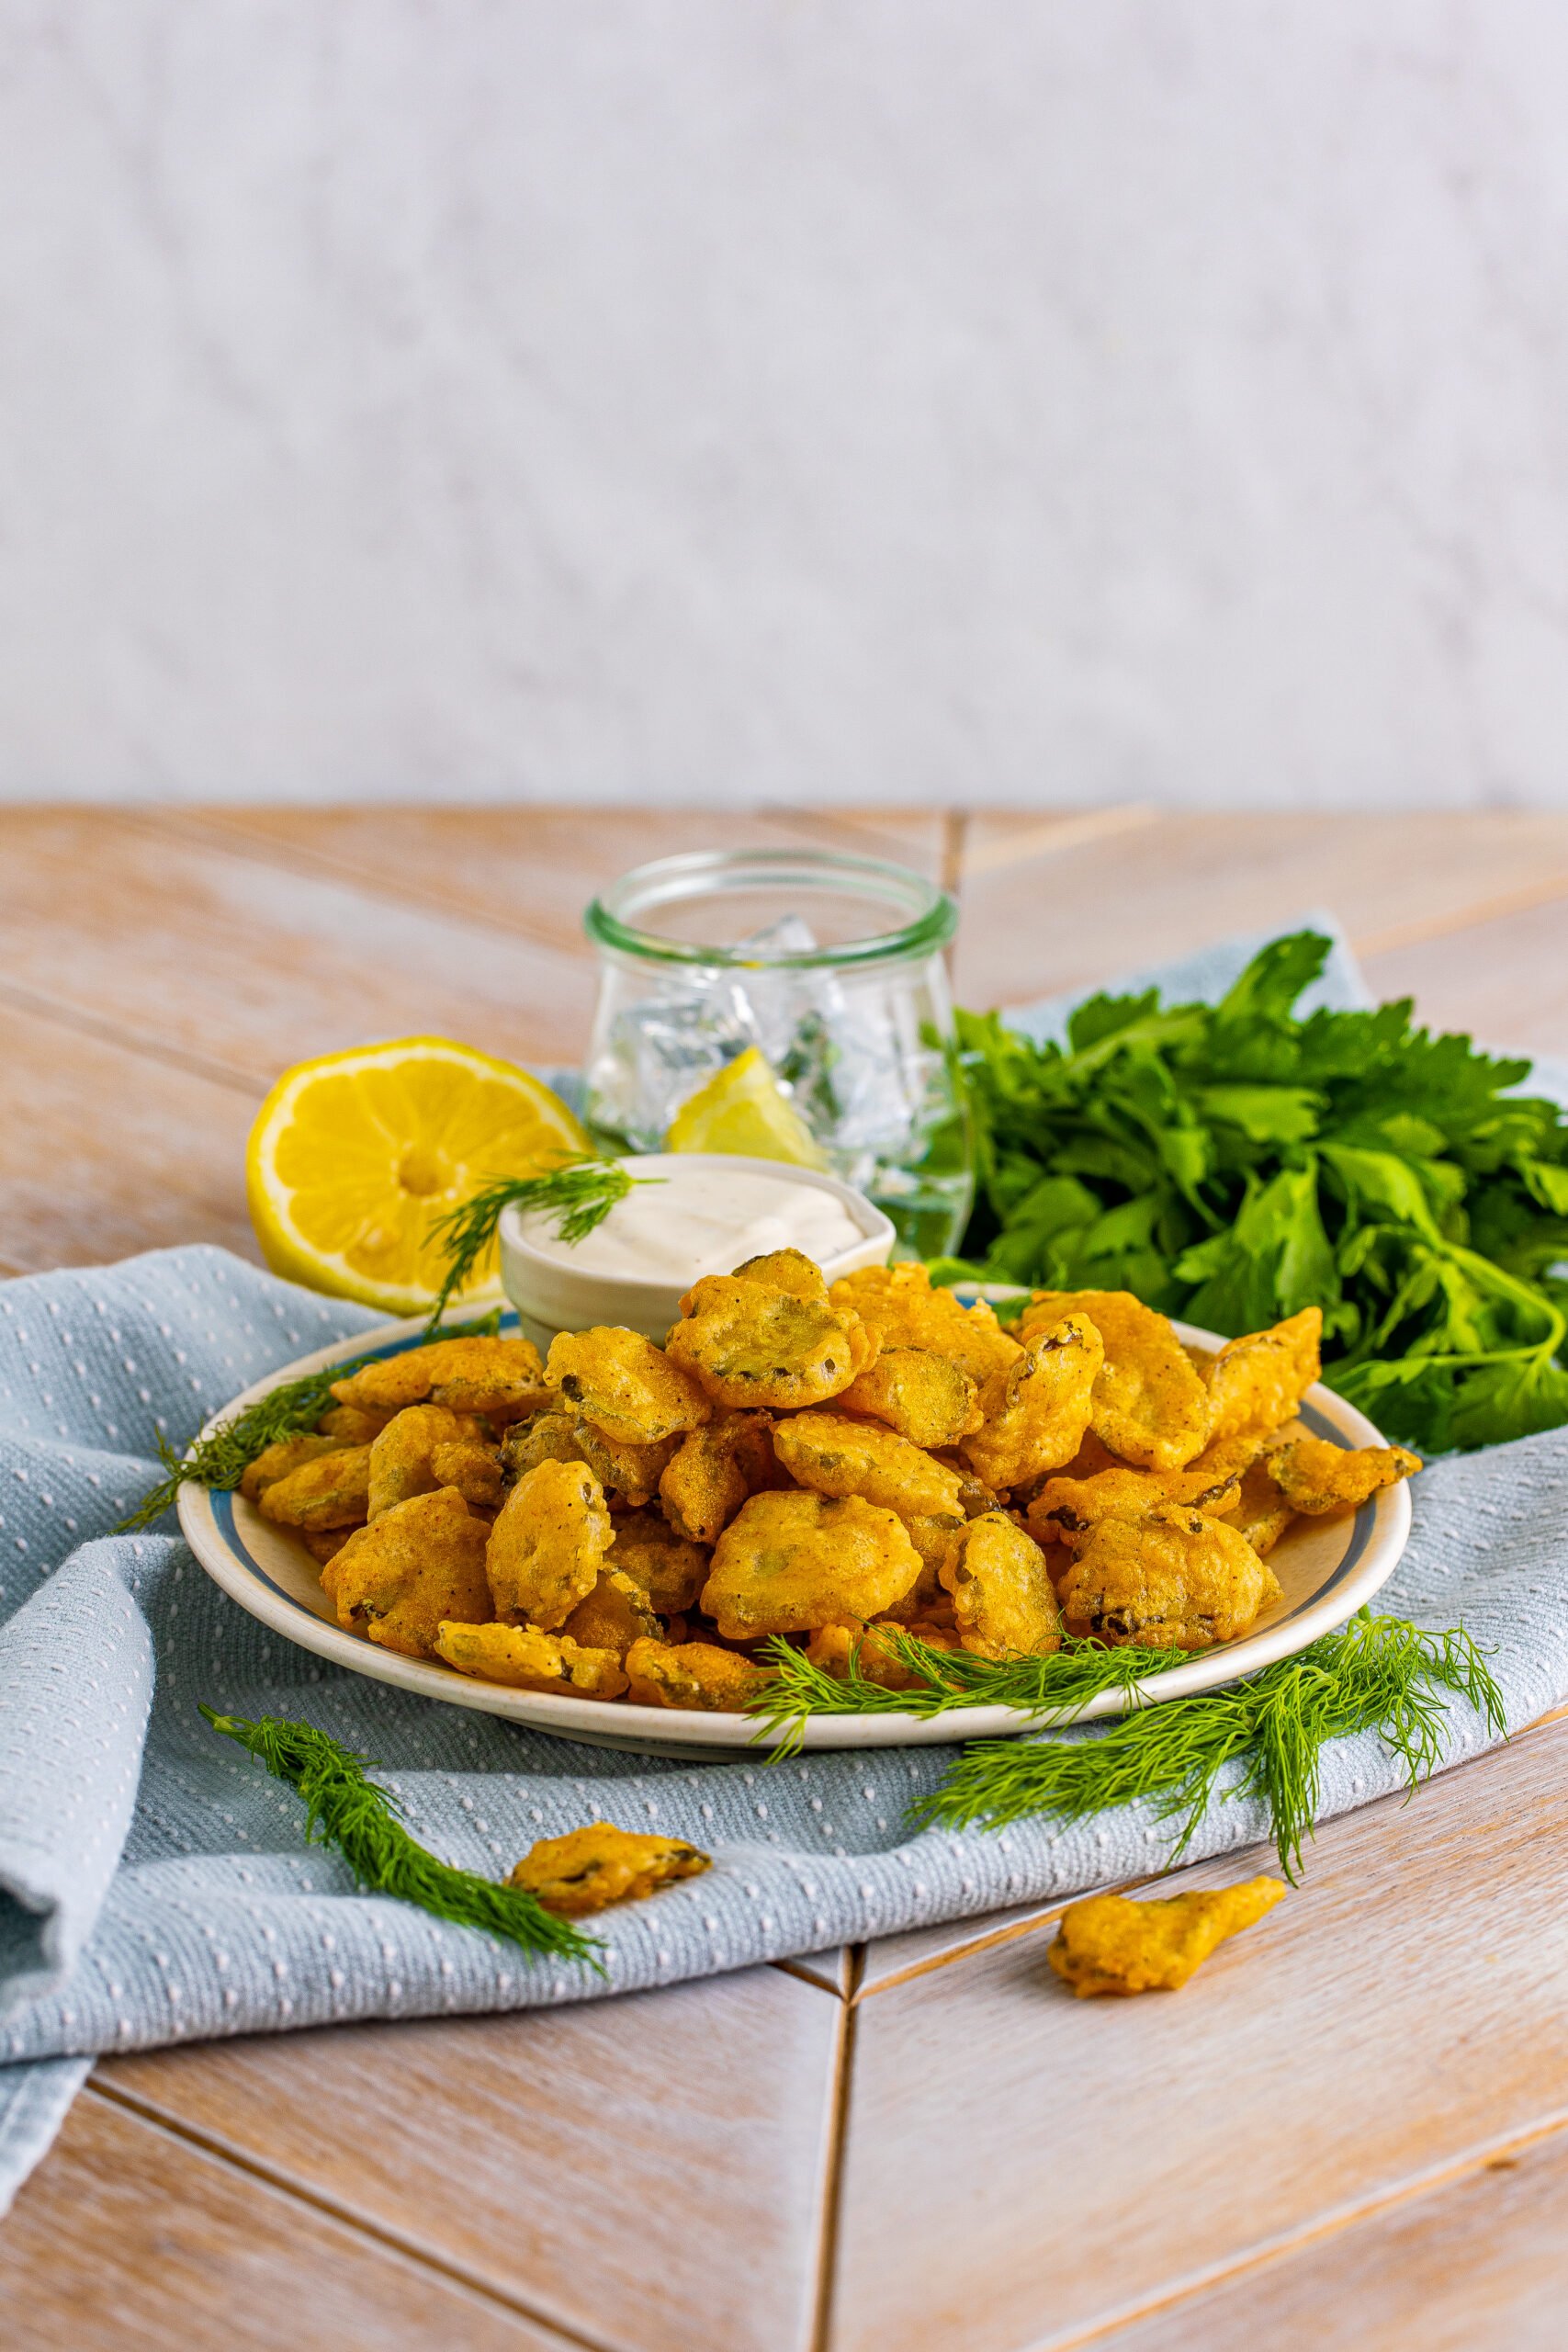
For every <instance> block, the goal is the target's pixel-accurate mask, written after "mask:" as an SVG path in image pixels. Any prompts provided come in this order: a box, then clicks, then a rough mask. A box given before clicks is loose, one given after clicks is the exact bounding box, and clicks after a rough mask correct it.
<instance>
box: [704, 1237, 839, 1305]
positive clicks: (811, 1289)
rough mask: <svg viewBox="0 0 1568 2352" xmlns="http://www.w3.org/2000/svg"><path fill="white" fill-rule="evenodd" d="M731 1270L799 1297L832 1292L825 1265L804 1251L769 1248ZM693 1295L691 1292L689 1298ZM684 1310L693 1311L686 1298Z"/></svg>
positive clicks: (747, 1279) (740, 1279) (743, 1278)
mask: <svg viewBox="0 0 1568 2352" xmlns="http://www.w3.org/2000/svg"><path fill="white" fill-rule="evenodd" d="M730 1271H731V1272H732V1273H733V1274H734V1275H735V1277H736V1280H737V1281H738V1282H745V1283H766V1284H767V1286H768V1288H769V1289H770V1290H787V1291H789V1292H791V1293H793V1295H794V1296H795V1297H796V1298H818V1299H823V1298H826V1297H827V1295H828V1285H827V1283H826V1282H825V1280H824V1279H823V1274H822V1269H821V1267H820V1266H818V1264H817V1263H816V1261H814V1260H813V1259H810V1258H808V1257H807V1255H806V1253H805V1251H804V1250H767V1251H765V1252H764V1254H763V1255H762V1256H761V1257H760V1258H748V1259H747V1260H746V1261H745V1263H744V1264H743V1265H739V1266H734V1267H732V1268H731V1269H730ZM690 1295H691V1294H690V1293H689V1292H688V1293H687V1297H689V1296H690ZM681 1312H682V1315H686V1314H689V1313H690V1312H691V1309H690V1308H689V1307H688V1306H687V1304H686V1300H685V1299H684V1298H683V1299H682V1301H681Z"/></svg>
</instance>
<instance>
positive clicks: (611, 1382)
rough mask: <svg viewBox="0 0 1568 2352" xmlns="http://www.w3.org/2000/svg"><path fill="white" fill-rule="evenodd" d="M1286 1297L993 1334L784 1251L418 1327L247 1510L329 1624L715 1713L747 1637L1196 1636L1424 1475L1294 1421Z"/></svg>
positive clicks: (289, 1444) (1274, 1589)
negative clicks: (436, 1331) (651, 1328)
mask: <svg viewBox="0 0 1568 2352" xmlns="http://www.w3.org/2000/svg"><path fill="white" fill-rule="evenodd" d="M1320 1328H1321V1317H1320V1315H1319V1313H1318V1310H1317V1309H1316V1308H1315V1307H1313V1308H1308V1309H1307V1310H1306V1311H1305V1312H1304V1313H1303V1314H1300V1315H1295V1316H1292V1317H1291V1318H1290V1320H1289V1321H1288V1322H1284V1323H1280V1324H1278V1325H1276V1326H1275V1327H1274V1328H1273V1329H1270V1330H1267V1331H1256V1332H1252V1333H1250V1334H1248V1335H1247V1337H1246V1338H1243V1339H1236V1340H1231V1341H1230V1342H1229V1343H1228V1345H1226V1346H1225V1347H1224V1348H1222V1349H1221V1350H1219V1351H1218V1352H1217V1353H1210V1352H1209V1351H1201V1350H1199V1349H1195V1348H1189V1347H1186V1346H1184V1345H1183V1344H1182V1342H1181V1341H1180V1340H1179V1338H1178V1337H1177V1334H1176V1332H1175V1331H1174V1329H1172V1327H1171V1325H1170V1324H1169V1323H1168V1321H1167V1320H1166V1318H1165V1317H1163V1316H1160V1315H1156V1314H1155V1313H1154V1312H1153V1311H1152V1310H1151V1309H1150V1308H1148V1307H1146V1306H1143V1305H1141V1304H1140V1302H1139V1301H1138V1300H1137V1299H1135V1298H1134V1297H1133V1295H1131V1294H1130V1293H1129V1292H1126V1291H1039V1292H1036V1293H1035V1294H1034V1295H1033V1296H1032V1299H1031V1300H1030V1303H1029V1305H1028V1306H1027V1308H1026V1309H1025V1310H1024V1312H1023V1314H1022V1316H1021V1319H1020V1321H1019V1323H1018V1325H1017V1327H1016V1329H1015V1330H1013V1331H1009V1330H1006V1329H1003V1328H1002V1326H1001V1324H1000V1322H999V1321H998V1317H997V1315H996V1312H995V1310H994V1309H993V1308H992V1307H991V1306H988V1305H987V1304H986V1303H985V1302H984V1301H980V1302H977V1303H976V1304H975V1305H973V1306H964V1304H963V1303H962V1302H961V1301H960V1300H959V1299H958V1298H957V1297H956V1296H955V1295H953V1292H952V1291H949V1290H944V1289H941V1288H935V1287H933V1286H932V1284H931V1281H930V1278H929V1276H928V1274H927V1272H926V1270H925V1269H924V1267H922V1266H920V1265H918V1264H913V1263H910V1264H898V1265H893V1266H874V1267H868V1268H865V1269H864V1270H863V1271H862V1272H858V1273H852V1274H848V1275H846V1276H845V1277H844V1278H843V1279H842V1280H841V1281H839V1282H835V1283H832V1284H831V1286H829V1283H827V1282H826V1281H825V1280H824V1278H823V1275H822V1273H821V1271H820V1270H819V1268H818V1267H817V1266H815V1265H814V1264H813V1263H812V1262H811V1261H810V1260H809V1259H808V1258H805V1257H803V1256H802V1255H801V1254H800V1253H799V1252H798V1251H796V1250H778V1251H775V1252H773V1253H772V1254H771V1255H769V1256H766V1257H761V1258H753V1259H750V1260H749V1261H747V1262H746V1263H745V1264H744V1265H742V1266H739V1267H737V1269H736V1271H735V1272H734V1273H733V1274H728V1275H714V1276H708V1277H705V1278H704V1279H703V1280H702V1281H700V1282H698V1283H695V1284H694V1286H693V1288H692V1289H691V1290H690V1291H689V1292H688V1293H687V1295H686V1296H685V1297H684V1298H683V1299H682V1302H681V1318H680V1320H679V1322H677V1323H676V1324H675V1325H674V1326H673V1327H672V1328H671V1330H670V1331H669V1332H668V1333H667V1335H666V1337H665V1340H664V1344H663V1346H662V1347H660V1346H658V1345H656V1344H655V1342H654V1341H653V1340H649V1339H645V1338H644V1337H642V1336H641V1335H640V1334H639V1333H637V1332H636V1331H630V1330H625V1329H618V1328H617V1329H607V1328H606V1329H594V1330H588V1331H574V1332H562V1333H561V1334H560V1335H559V1336H558V1338H557V1339H556V1340H554V1341H553V1342H552V1343H551V1346H550V1350H549V1356H548V1361H547V1362H546V1363H541V1362H540V1359H539V1356H538V1353H537V1351H536V1349H535V1348H534V1347H532V1346H531V1345H530V1343H529V1342H528V1341H527V1340H523V1339H502V1338H489V1337H475V1338H466V1339H465V1338H459V1339H452V1340H437V1341H435V1342H434V1344H432V1345H429V1346H426V1347H419V1348H413V1349H411V1350H409V1351H406V1352H405V1353H403V1354H400V1355H393V1356H388V1357H384V1358H381V1359H379V1360H378V1361H375V1362H373V1363H367V1364H365V1365H364V1366H362V1367H361V1368H360V1369H359V1370H358V1371H355V1372H353V1373H351V1374H348V1376H347V1377H345V1378H344V1379H343V1380H341V1381H339V1382H338V1383H337V1384H336V1385H335V1387H334V1389H333V1397H334V1398H335V1400H336V1401H335V1403H334V1404H333V1407H332V1408H331V1409H330V1410H329V1411H328V1412H327V1413H326V1414H325V1415H324V1416H323V1418H322V1419H321V1422H320V1424H319V1427H318V1430H317V1431H316V1432H315V1433H314V1434H312V1435H307V1436H302V1437H296V1438H290V1439H287V1440H284V1441H282V1442H279V1443H277V1444H276V1445H273V1446H271V1447H269V1448H268V1450H267V1451H266V1453H263V1454H262V1455H260V1456H259V1457H258V1459H257V1460H256V1461H255V1462H254V1463H253V1464H251V1466H250V1468H249V1469H248V1470H247V1472H246V1473H245V1476H244V1479H243V1493H244V1494H245V1495H246V1496H247V1497H248V1498H250V1499H251V1500H252V1501H253V1502H254V1503H255V1504H256V1505H257V1506H258V1508H259V1509H260V1510H261V1511H262V1513H263V1514H264V1515H265V1517H266V1518H267V1519H269V1520H271V1521H275V1522H276V1524H277V1525H279V1526H282V1527H287V1528H292V1529H295V1530H297V1531H298V1532H299V1534H300V1535H301V1536H302V1538H303V1540H304V1542H305V1544H307V1545H308V1546H309V1548H310V1552H311V1553H312V1554H313V1555H314V1556H315V1558H316V1559H317V1560H318V1561H319V1562H320V1563H321V1584H322V1587H323V1589H324V1590H325V1592H326V1594H327V1596H328V1598H329V1599H330V1600H331V1601H332V1603H333V1608H334V1609H335V1611H336V1612H337V1617H338V1621H339V1623H341V1624H343V1625H344V1626H346V1627H349V1628H351V1629H352V1630H353V1631H355V1632H356V1633H360V1634H366V1635H367V1636H368V1638H369V1639H370V1640H371V1641H372V1642H375V1643H378V1645H380V1646H381V1647H382V1648H384V1649H389V1650H396V1651H399V1652H400V1653H402V1654H403V1655H404V1656H405V1657H420V1658H438V1659H442V1660H444V1661H445V1662H446V1665H447V1666H449V1667H455V1668H457V1671H458V1672H459V1673H462V1674H468V1675H475V1676H479V1677H480V1678H482V1679H485V1680H487V1681H491V1682H497V1683H505V1684H509V1685H511V1686H512V1687H513V1688H515V1689H518V1690H525V1691H554V1692H557V1693H561V1694H565V1695H575V1696H580V1697H587V1698H593V1699H600V1700H621V1699H624V1700H627V1701H629V1702H633V1703H635V1704H637V1705H642V1706H657V1707H674V1708H700V1709H705V1710H710V1711H729V1710H739V1709H743V1708H744V1707H746V1706H747V1705H748V1703H749V1702H752V1701H754V1700H755V1699H756V1698H757V1697H758V1696H759V1695H760V1693H761V1691H763V1690H764V1689H765V1686H766V1684H767V1682H768V1679H769V1678H770V1676H771V1674H772V1673H773V1672H774V1671H775V1670H776V1669H775V1668H773V1666H771V1665H770V1664H769V1662H768V1660H767V1658H766V1657H765V1656H764V1655H759V1651H760V1647H761V1645H763V1644H764V1643H765V1642H766V1641H767V1639H768V1637H769V1636H770V1635H778V1634H782V1635H784V1636H785V1637H787V1638H789V1639H790V1640H791V1641H793V1642H795V1643H797V1644H803V1645H805V1646H806V1649H807V1657H809V1658H811V1659H812V1660H813V1661H814V1662H816V1663H817V1664H818V1665H820V1666H822V1667H824V1668H826V1669H827V1670H828V1671H829V1673H832V1674H836V1675H840V1676H842V1675H843V1674H844V1673H846V1672H847V1671H848V1669H849V1662H850V1660H851V1659H852V1658H853V1659H854V1660H855V1661H856V1664H857V1666H858V1668H859V1671H860V1672H861V1673H862V1674H863V1675H864V1676H867V1677H869V1678H871V1679H874V1680H875V1681H877V1682H879V1683H882V1684H884V1685H885V1686H886V1688H888V1689H890V1690H899V1689H903V1688H906V1687H908V1681H909V1676H908V1669H907V1667H906V1666H905V1664H904V1663H903V1661H902V1659H901V1657H900V1656H899V1652H898V1645H897V1643H895V1642H891V1641H890V1640H889V1638H888V1635H889V1629H892V1628H901V1629H903V1630H905V1631H907V1632H908V1633H909V1634H917V1635H919V1637H920V1639H921V1640H923V1641H924V1642H926V1643H928V1644H930V1645H931V1647H932V1648H935V1649H938V1650H953V1649H959V1648H962V1649H964V1650H967V1651H971V1652H973V1653H975V1654H976V1655H977V1656H979V1657H985V1658H993V1659H1001V1658H1010V1657H1019V1656H1025V1657H1039V1656H1042V1655H1043V1654H1045V1653H1048V1652H1050V1651H1052V1650H1054V1649H1055V1648H1057V1647H1058V1646H1059V1645H1060V1643H1061V1639H1062V1634H1063V1631H1064V1628H1065V1629H1066V1632H1067V1633H1068V1634H1075V1635H1077V1636H1080V1637H1086V1638H1092V1639H1095V1640H1098V1641H1100V1642H1102V1643H1105V1644H1108V1645H1114V1644H1120V1643H1135V1644H1141V1645H1145V1646H1147V1647H1151V1648H1161V1649H1165V1648H1170V1647H1172V1646H1175V1647H1179V1648H1181V1649H1186V1650H1201V1649H1208V1648H1210V1647H1212V1646H1213V1645H1214V1644H1216V1643H1220V1642H1228V1641H1232V1640H1234V1639H1235V1637H1236V1636H1237V1635H1238V1634H1244V1633H1246V1632H1247V1629H1248V1627H1249V1626H1250V1625H1251V1624H1252V1623H1253V1622H1254V1620H1255V1619H1256V1618H1257V1616H1258V1612H1259V1611H1260V1610H1262V1609H1264V1608H1265V1607H1266V1606H1267V1605H1268V1604H1269V1602H1270V1601H1271V1600H1274V1599H1276V1598H1277V1597H1278V1596H1279V1591H1280V1587H1279V1585H1278V1583H1277V1581H1276V1579H1275V1577H1274V1575H1273V1572H1272V1570H1271V1569H1270V1568H1269V1552H1270V1551H1271V1550H1272V1549H1273V1547H1274V1545H1275V1544H1277V1543H1278V1542H1279V1540H1280V1536H1281V1535H1282V1534H1283V1532H1284V1531H1285V1529H1286V1528H1287V1527H1288V1526H1289V1525H1290V1523H1291V1521H1292V1519H1294V1518H1295V1517H1296V1516H1297V1515H1298V1514H1304V1515H1305V1516H1307V1517H1309V1518H1317V1517H1321V1516H1324V1515H1326V1514H1329V1513H1333V1512H1337V1511H1344V1510H1354V1509H1355V1508H1356V1507H1357V1506H1358V1505H1359V1504H1360V1503H1362V1502H1364V1501H1366V1500H1367V1499H1368V1498H1369V1497H1370V1496H1371V1495H1373V1494H1374V1493H1376V1492H1377V1490H1378V1489H1379V1488H1380V1487H1384V1486H1387V1485H1390V1484H1391V1483H1392V1482H1393V1481H1394V1480H1395V1479H1399V1478H1404V1477H1407V1476H1410V1474H1411V1473H1412V1472H1413V1471H1415V1470H1417V1469H1418V1468H1419V1467H1420V1464H1419V1462H1418V1461H1417V1459H1416V1456H1415V1455H1414V1454H1412V1453H1405V1452H1404V1450H1403V1449H1402V1448H1400V1447H1397V1446H1371V1447H1366V1448H1363V1449H1360V1450H1359V1451H1348V1450H1345V1449H1343V1448H1341V1447H1338V1446H1336V1445H1332V1444H1327V1443H1325V1442H1322V1441H1320V1440H1318V1439H1315V1438H1313V1437H1310V1436H1306V1435H1303V1434H1302V1433H1301V1431H1300V1429H1299V1425H1298V1427H1297V1428H1296V1429H1295V1430H1292V1422H1293V1421H1294V1419H1295V1415H1296V1412H1297V1408H1298V1407H1299V1406H1300V1404H1301V1401H1302V1398H1303V1395H1304V1393H1305V1391H1306V1389H1307V1388H1308V1387H1309V1385H1311V1383H1312V1382H1313V1381H1314V1379H1315V1378H1316V1376H1317V1372H1318V1340H1319V1334H1320Z"/></svg>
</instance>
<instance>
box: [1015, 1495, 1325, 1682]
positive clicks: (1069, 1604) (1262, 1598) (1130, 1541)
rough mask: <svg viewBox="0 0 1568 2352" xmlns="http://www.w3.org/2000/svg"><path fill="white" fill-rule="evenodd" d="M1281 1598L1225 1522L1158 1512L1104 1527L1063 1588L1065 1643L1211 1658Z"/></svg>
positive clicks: (1177, 1510) (1159, 1507)
mask: <svg viewBox="0 0 1568 2352" xmlns="http://www.w3.org/2000/svg"><path fill="white" fill-rule="evenodd" d="M1279 1591H1280V1588H1279V1585H1278V1584H1277V1583H1276V1581H1275V1578H1274V1577H1273V1574H1272V1572H1271V1571H1270V1570H1269V1568H1268V1567H1267V1566H1265V1565H1264V1563H1263V1562H1262V1561H1261V1560H1260V1559H1259V1558H1258V1555H1257V1553H1256V1552H1255V1551H1254V1550H1253V1548H1252V1546H1251V1544H1248V1543H1247V1540H1246V1538H1245V1537H1244V1536H1242V1535H1240V1534H1238V1533H1237V1532H1236V1530H1235V1528H1234V1527H1232V1526H1229V1525H1228V1524H1227V1523H1226V1521H1224V1520H1222V1519H1209V1518H1207V1517H1205V1515H1204V1514H1203V1513H1202V1512H1201V1511H1197V1510H1190V1509H1189V1508H1187V1507H1186V1506H1185V1505H1183V1504H1180V1503H1157V1504H1156V1505H1155V1506H1154V1507H1153V1509H1152V1510H1147V1511H1145V1513H1144V1515H1143V1517H1142V1518H1141V1519H1103V1520H1101V1521H1100V1524H1099V1526H1098V1527H1096V1529H1095V1530H1094V1532H1093V1533H1092V1534H1091V1535H1090V1537H1089V1542H1088V1543H1087V1544H1085V1545H1084V1547H1083V1550H1082V1551H1081V1552H1080V1553H1079V1554H1078V1556H1077V1559H1076V1560H1075V1561H1074V1563H1073V1565H1072V1566H1071V1567H1070V1568H1069V1569H1068V1571H1067V1573H1066V1576H1065V1577H1064V1578H1063V1579H1062V1583H1061V1587H1060V1598H1061V1603H1062V1620H1063V1623H1065V1625H1066V1629H1067V1631H1068V1633H1069V1634H1079V1635H1087V1634H1095V1635H1096V1636H1098V1638H1099V1639H1100V1641H1102V1642H1106V1643H1108V1644H1110V1645H1111V1646H1113V1647H1114V1646H1115V1645H1118V1644H1121V1643H1134V1644H1136V1645H1138V1646H1139V1647H1141V1648H1144V1649H1183V1650H1206V1649H1212V1648H1213V1646H1214V1645H1215V1644H1216V1643H1218V1642H1229V1641H1234V1640H1235V1637H1236V1635H1237V1634H1244V1633H1246V1631H1247V1627H1248V1626H1249V1625H1250V1624H1251V1623H1253V1621H1254V1619H1255V1618H1256V1617H1257V1615H1258V1611H1259V1610H1260V1609H1261V1608H1262V1607H1263V1605H1264V1603H1265V1602H1266V1601H1269V1600H1276V1599H1277V1598H1278V1596H1279Z"/></svg>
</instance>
